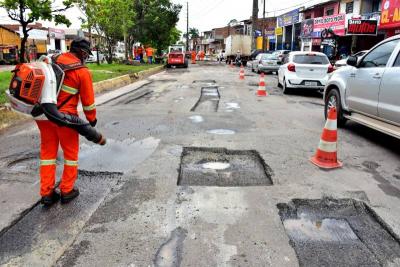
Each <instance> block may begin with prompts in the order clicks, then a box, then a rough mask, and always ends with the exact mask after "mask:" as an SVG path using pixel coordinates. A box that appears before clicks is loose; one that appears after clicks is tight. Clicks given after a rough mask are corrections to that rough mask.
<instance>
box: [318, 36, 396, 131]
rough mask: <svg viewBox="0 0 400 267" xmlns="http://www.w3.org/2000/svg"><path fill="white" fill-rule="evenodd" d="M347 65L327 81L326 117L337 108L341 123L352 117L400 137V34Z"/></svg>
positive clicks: (325, 93)
mask: <svg viewBox="0 0 400 267" xmlns="http://www.w3.org/2000/svg"><path fill="white" fill-rule="evenodd" d="M347 65H349V66H348V67H344V68H341V69H339V70H337V71H335V73H334V74H333V75H332V76H331V78H330V80H329V82H328V83H327V84H326V87H325V91H324V101H325V116H326V114H327V111H328V109H329V108H331V107H336V109H337V112H338V125H339V126H343V125H344V124H345V122H346V120H352V121H355V122H358V123H361V124H364V125H366V126H368V127H370V128H373V129H376V130H378V131H381V132H384V133H386V134H389V135H392V136H394V137H397V138H400V90H399V85H400V36H399V35H397V36H393V37H391V38H388V39H386V40H384V41H382V42H380V43H379V44H377V45H376V46H374V47H373V48H372V49H371V50H369V51H368V52H367V54H365V55H364V56H363V57H362V59H361V60H359V59H358V58H357V57H353V56H351V57H349V59H348V60H347Z"/></svg>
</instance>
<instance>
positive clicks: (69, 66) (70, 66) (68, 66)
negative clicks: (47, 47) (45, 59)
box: [51, 54, 86, 71]
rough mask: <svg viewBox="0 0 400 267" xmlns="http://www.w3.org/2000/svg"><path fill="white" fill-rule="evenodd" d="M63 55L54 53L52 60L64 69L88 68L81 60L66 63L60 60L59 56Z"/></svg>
mask: <svg viewBox="0 0 400 267" xmlns="http://www.w3.org/2000/svg"><path fill="white" fill-rule="evenodd" d="M61 55H62V54H57V55H53V56H52V57H51V60H52V62H53V63H55V64H57V65H58V66H59V67H60V68H61V69H62V70H63V71H69V70H76V69H81V68H86V66H85V65H84V64H82V63H81V62H80V61H79V62H74V63H71V64H64V63H60V62H58V58H59V57H60V56H61Z"/></svg>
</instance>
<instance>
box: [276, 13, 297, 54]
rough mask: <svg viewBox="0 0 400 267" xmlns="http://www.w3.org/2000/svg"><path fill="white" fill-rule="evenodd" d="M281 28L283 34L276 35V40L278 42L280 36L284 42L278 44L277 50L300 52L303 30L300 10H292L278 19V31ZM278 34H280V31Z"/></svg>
mask: <svg viewBox="0 0 400 267" xmlns="http://www.w3.org/2000/svg"><path fill="white" fill-rule="evenodd" d="M279 28H281V29H282V34H281V35H278V34H276V39H277V40H278V36H282V40H281V42H277V49H287V50H292V51H294V50H299V49H300V43H299V37H300V28H301V27H300V13H299V9H295V10H292V11H290V12H288V13H286V14H283V15H281V16H279V17H278V18H277V29H279ZM278 33H280V30H278ZM279 41H280V40H279Z"/></svg>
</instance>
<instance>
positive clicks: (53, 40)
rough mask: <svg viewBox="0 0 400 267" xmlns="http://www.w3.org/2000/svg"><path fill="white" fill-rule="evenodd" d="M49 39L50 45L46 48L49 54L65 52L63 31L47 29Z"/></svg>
mask: <svg viewBox="0 0 400 267" xmlns="http://www.w3.org/2000/svg"><path fill="white" fill-rule="evenodd" d="M49 39H50V44H49V45H48V47H47V50H48V52H49V53H55V52H66V51H67V48H66V45H65V32H64V30H61V29H54V28H49Z"/></svg>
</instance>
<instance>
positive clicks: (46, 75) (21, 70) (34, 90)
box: [6, 56, 106, 145]
mask: <svg viewBox="0 0 400 267" xmlns="http://www.w3.org/2000/svg"><path fill="white" fill-rule="evenodd" d="M63 67H64V66H63V65H59V64H57V63H56V62H55V60H52V58H50V57H48V56H42V57H41V58H40V59H39V61H38V62H33V63H24V64H18V65H17V66H16V67H15V69H14V70H13V71H12V72H13V73H14V74H13V77H12V79H11V82H10V87H9V90H7V91H6V95H7V97H8V99H9V101H10V104H11V108H12V109H13V110H15V111H17V112H20V113H22V114H25V115H27V114H29V115H31V116H33V117H38V116H40V115H42V114H44V115H45V116H46V118H47V119H48V120H49V121H51V122H54V123H56V124H57V125H59V126H65V127H69V128H71V129H74V130H75V131H77V132H78V133H79V134H80V135H82V136H84V137H85V138H86V139H87V140H89V141H91V142H93V143H96V144H100V145H105V144H106V139H105V138H104V137H103V135H102V134H101V133H99V132H97V131H96V129H95V128H93V127H92V126H91V125H90V124H89V123H88V122H86V121H84V120H82V119H81V118H79V117H78V116H74V115H70V114H66V113H63V112H60V111H59V109H60V108H61V107H62V106H63V105H64V104H66V102H67V101H68V100H69V99H67V100H66V101H64V102H63V103H61V104H60V105H59V106H57V97H58V94H59V92H60V89H61V86H62V84H63V81H64V77H65V71H68V70H71V69H77V68H82V67H84V66H83V65H80V66H79V65H78V66H74V68H68V69H66V68H63ZM71 97H73V95H71Z"/></svg>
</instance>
